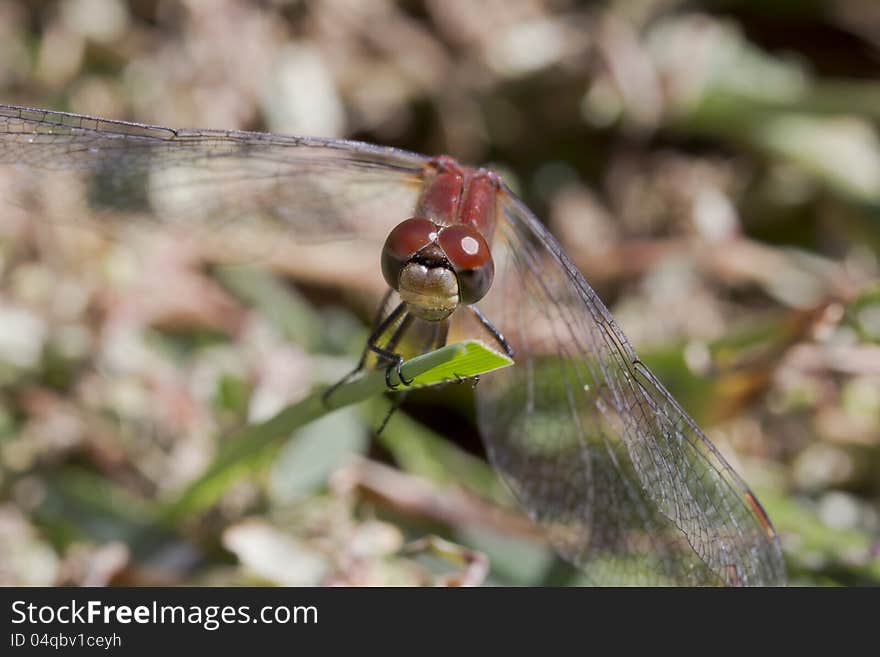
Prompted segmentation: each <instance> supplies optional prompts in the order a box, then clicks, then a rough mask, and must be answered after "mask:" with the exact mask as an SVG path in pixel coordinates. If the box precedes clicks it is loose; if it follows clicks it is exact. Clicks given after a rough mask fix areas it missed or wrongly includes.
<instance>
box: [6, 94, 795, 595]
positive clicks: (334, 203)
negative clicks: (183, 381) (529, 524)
mask: <svg viewBox="0 0 880 657" xmlns="http://www.w3.org/2000/svg"><path fill="white" fill-rule="evenodd" d="M0 176H2V177H0V181H2V180H4V179H5V180H7V181H12V182H11V183H8V184H7V185H6V186H0V200H2V201H5V203H4V204H3V205H0V208H3V207H4V206H5V207H6V208H7V209H10V208H16V209H21V208H24V209H25V211H26V212H28V213H34V214H36V213H41V214H44V215H54V216H56V217H57V218H60V219H61V220H62V221H68V222H71V223H74V224H78V223H80V222H90V223H95V224H97V225H112V224H113V223H123V224H125V225H128V224H131V223H144V224H146V225H152V224H155V223H160V224H162V225H166V224H167V225H180V226H183V227H189V226H196V225H204V226H206V227H207V228H208V229H209V230H210V231H214V232H218V233H221V234H223V233H226V231H230V232H229V233H228V234H229V235H231V236H236V235H238V233H237V232H236V231H237V230H239V229H240V228H242V227H244V226H247V227H250V228H255V229H258V230H259V231H263V230H266V231H270V232H271V234H273V235H276V236H277V240H273V241H277V242H278V244H280V245H281V246H280V247H279V248H280V249H281V250H282V252H286V250H287V249H288V248H290V249H291V253H307V254H309V255H310V256H311V257H312V261H314V262H315V263H320V261H321V258H322V256H321V254H323V253H327V251H326V249H333V248H336V249H341V248H346V247H348V246H351V245H354V246H355V247H356V248H357V251H358V252H359V253H367V254H370V258H371V259H372V262H374V263H375V265H374V267H369V268H367V269H368V270H369V271H367V270H365V271H364V272H363V276H365V277H370V276H374V277H379V276H382V275H383V274H384V279H385V282H386V283H387V284H388V285H389V287H390V290H389V295H393V296H394V299H395V301H394V302H393V303H392V306H393V307H394V310H392V311H391V312H390V314H385V321H386V325H385V326H384V327H383V328H384V329H385V330H384V331H378V332H377V331H374V335H373V336H371V340H372V341H373V343H372V346H373V347H374V349H373V351H374V352H375V353H376V354H378V358H377V359H376V360H377V361H378V362H381V363H383V364H385V365H386V366H387V365H388V363H389V362H390V363H391V365H395V364H399V361H400V354H399V352H398V350H397V349H396V341H397V340H398V339H399V337H400V336H402V335H403V334H404V332H408V331H409V330H413V331H415V329H414V328H412V326H411V325H416V324H418V325H422V326H425V327H427V328H428V333H429V334H430V335H431V339H429V340H427V341H425V342H423V343H422V348H423V349H429V348H432V347H434V346H437V345H438V344H440V343H442V342H444V341H446V340H447V339H448V340H452V339H454V338H455V337H456V336H458V335H463V334H467V333H469V332H470V333H473V331H475V330H477V331H481V332H482V333H483V335H485V334H486V333H487V332H488V333H489V335H491V336H492V338H493V339H494V340H495V342H496V343H497V344H498V345H499V346H500V347H501V348H503V349H504V350H505V351H507V352H508V353H509V354H512V355H514V364H513V365H512V366H511V367H507V368H504V369H500V370H497V371H495V372H491V373H489V374H486V375H485V376H484V377H483V379H482V380H481V381H480V383H479V385H478V386H476V387H475V391H474V396H475V404H476V418H477V425H478V428H479V432H480V435H481V436H482V439H483V441H484V444H485V448H486V453H487V456H488V459H489V461H490V463H491V465H492V466H493V468H494V469H495V470H496V471H497V472H498V473H500V475H501V477H502V478H503V479H504V480H505V481H506V483H507V484H508V486H509V487H510V489H511V490H512V492H513V494H514V496H515V498H516V500H517V501H518V503H519V504H520V506H521V507H522V508H523V509H524V510H525V511H526V512H527V513H528V515H529V516H530V517H531V518H532V519H533V521H534V522H535V523H537V525H538V526H539V527H540V528H541V530H542V532H543V534H544V535H546V537H547V539H548V540H549V542H550V543H551V544H552V545H553V546H554V548H555V550H556V551H557V552H558V553H559V554H560V555H561V556H562V557H563V558H564V559H566V560H568V561H569V562H571V563H573V564H575V565H576V566H577V567H579V569H580V570H581V571H582V572H583V574H584V576H585V578H586V579H587V580H588V581H590V582H593V583H596V584H614V585H623V584H627V585H630V584H631V585H684V586H691V585H698V586H719V585H720V586H775V585H783V584H785V581H786V572H785V565H784V560H783V556H782V551H781V548H780V542H779V538H778V536H777V534H776V532H775V530H774V528H773V525H772V524H771V522H770V520H769V518H768V516H767V514H766V512H765V511H764V509H763V508H762V506H761V504H760V503H759V502H758V499H757V497H756V496H755V495H754V493H752V491H751V490H750V489H749V488H748V486H747V485H746V484H745V482H744V481H743V480H742V479H741V477H740V476H739V475H738V474H737V473H736V472H735V471H734V469H733V468H732V467H731V466H730V465H729V464H728V463H727V461H726V460H725V459H724V458H723V456H722V455H721V453H720V452H719V451H718V449H717V448H716V447H715V446H714V445H713V444H712V442H711V441H710V440H709V438H708V437H707V436H706V434H705V433H704V432H703V431H702V430H701V429H700V427H699V426H698V425H697V424H696V423H695V422H694V420H692V419H691V417H690V416H689V415H688V414H687V413H686V412H685V411H684V409H682V407H681V406H680V405H679V404H678V402H676V400H675V399H674V398H673V396H672V395H671V394H670V393H669V392H668V391H667V390H666V388H665V387H664V386H663V384H662V383H661V382H660V381H659V380H658V379H657V377H656V376H655V375H654V374H653V373H652V372H651V371H650V370H649V368H648V367H647V366H646V365H645V363H644V362H643V361H642V360H640V358H639V356H638V355H637V353H636V351H635V350H634V349H633V347H632V345H631V344H630V343H629V341H628V340H627V338H626V336H625V335H624V333H623V331H622V330H621V329H620V327H619V326H618V324H617V323H616V321H615V320H614V318H613V317H612V316H611V314H610V312H609V311H608V309H607V308H606V306H605V305H604V304H603V302H602V301H601V300H600V298H599V297H598V296H597V294H596V293H595V292H594V291H593V289H592V288H591V287H590V285H589V283H588V282H587V281H586V280H585V278H584V276H583V275H582V273H581V272H580V271H579V270H578V269H577V267H575V265H574V264H573V263H572V261H571V260H570V259H569V257H568V256H567V255H566V254H565V253H564V251H563V249H562V248H561V246H560V245H559V243H558V242H557V241H556V239H555V238H554V237H553V235H552V234H551V233H550V232H549V231H548V230H547V228H546V227H545V226H544V224H543V223H542V222H541V221H540V220H539V219H538V218H537V217H536V216H535V215H534V214H533V213H532V212H531V211H530V210H529V208H528V207H527V206H526V205H525V204H524V203H523V201H522V200H520V199H519V198H518V197H517V196H516V194H515V193H514V192H512V191H511V189H510V188H509V187H508V186H507V185H506V184H505V183H504V182H503V180H502V179H501V177H500V176H499V175H497V174H495V173H492V172H491V171H487V170H485V169H472V168H468V167H463V166H460V165H458V164H457V163H456V162H455V161H454V160H452V159H451V158H449V157H428V156H424V155H420V154H416V153H411V152H407V151H404V150H399V149H395V148H389V147H383V146H377V145H370V144H366V143H361V142H356V141H348V140H336V139H321V138H311V137H295V136H284V135H277V134H271V133H258V132H242V131H231V130H184V129H172V128H167V127H160V126H153V125H146V124H140V123H131V122H123V121H116V120H109V119H101V118H95V117H89V116H82V115H77V114H71V113H64V112H55V111H48V110H42V109H33V108H25V107H17V106H11V105H0ZM57 199H62V201H63V202H59V201H57ZM242 244H243V242H242ZM237 245H238V242H235V241H233V242H232V243H231V246H232V248H233V249H235V248H237ZM297 248H300V249H305V250H300V251H296V249H297ZM373 254H374V255H373ZM337 261H338V259H337ZM310 262H311V261H310ZM316 266H320V265H319V264H316ZM373 269H375V271H372V270H373ZM383 305H384V304H383ZM389 317H391V319H388V318H389ZM475 318H476V320H477V321H475ZM381 323H382V322H381V321H380V324H381ZM402 324H406V325H407V326H406V327H404V328H401V325H402ZM438 326H440V327H442V328H441V329H438V328H437V327H438ZM398 329H399V330H398ZM383 335H384V336H385V337H384V338H383V337H382V336H383ZM389 336H390V337H389ZM395 336H397V337H395ZM383 340H384V341H383ZM369 350H370V345H368V346H367V349H366V350H365V351H369ZM362 364H363V363H362Z"/></svg>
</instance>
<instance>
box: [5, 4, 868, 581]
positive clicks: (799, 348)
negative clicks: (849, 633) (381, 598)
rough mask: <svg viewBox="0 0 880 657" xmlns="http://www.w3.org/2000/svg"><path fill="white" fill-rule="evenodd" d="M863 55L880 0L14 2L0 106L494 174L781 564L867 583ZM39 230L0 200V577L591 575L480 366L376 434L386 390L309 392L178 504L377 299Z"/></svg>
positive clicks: (304, 386)
mask: <svg viewBox="0 0 880 657" xmlns="http://www.w3.org/2000/svg"><path fill="white" fill-rule="evenodd" d="M878 65H880V3H877V2H876V0H836V1H834V0H717V1H705V2H686V1H683V0H617V1H609V2H594V3H588V2H573V1H568V0H489V1H487V2H481V3H473V2H466V1H464V0H451V1H450V0H421V1H419V0H414V1H400V2H394V1H392V0H381V1H380V0H377V1H368V2H358V1H355V0H324V1H320V2H297V1H294V0H262V1H259V2H258V1H253V2H247V1H244V0H238V1H236V0H210V1H209V0H130V1H129V2H124V1H123V0H70V1H67V2H63V1H50V0H36V1H34V0H31V1H24V0H6V1H4V2H3V3H0V100H2V102H5V103H13V104H19V105H31V106H38V107H47V108H54V109H62V110H69V111H73V112H79V113H86V114H92V115H98V116H106V117H113V118H120V119H133V120H138V121H144V122H150V123H158V124H163V125H170V126H175V127H202V128H207V127H214V128H242V129H257V130H269V131H273V132H285V133H292V134H304V135H322V136H339V137H343V136H344V137H354V138H358V139H363V140H366V141H370V142H375V143H380V144H385V145H393V146H401V147H405V148H407V149H411V150H415V151H418V152H422V153H428V154H437V153H449V154H451V155H453V156H455V157H457V158H459V159H460V160H463V161H465V162H469V163H476V164H482V163H489V164H491V165H493V166H495V167H496V168H498V169H499V170H501V171H502V172H503V173H504V175H505V177H506V179H507V180H508V181H509V183H510V184H511V185H512V186H513V187H514V188H515V189H516V190H517V191H518V192H519V193H520V194H521V195H522V196H523V197H524V199H525V200H526V202H527V203H528V204H529V206H530V207H531V208H532V209H533V210H534V211H535V212H536V214H537V215H538V216H539V217H541V218H542V219H543V220H544V221H546V222H547V224H548V225H549V226H550V227H551V229H552V230H553V231H554V232H555V234H556V235H557V236H558V237H559V238H560V240H561V242H562V243H563V245H564V246H565V248H566V250H567V251H568V253H569V254H570V255H571V256H572V258H573V259H574V260H575V261H576V263H577V264H578V265H579V266H580V267H581V268H582V270H583V272H584V274H585V275H586V277H587V279H588V280H589V281H590V282H591V284H592V285H593V286H594V287H595V288H596V290H597V291H598V292H599V294H600V296H602V297H603V299H604V300H605V301H606V303H607V304H608V306H609V307H610V309H611V310H612V313H613V314H614V315H615V317H616V318H617V319H618V321H619V322H620V323H621V324H622V326H623V328H624V330H625V331H626V333H627V334H628V335H629V337H630V339H631V340H632V341H633V342H634V344H635V345H636V347H637V349H639V351H640V353H641V355H642V356H643V359H644V360H645V361H646V362H647V363H648V364H649V365H650V366H651V367H652V368H653V369H654V371H655V372H656V373H657V374H658V376H659V377H660V378H661V379H662V380H663V381H664V382H665V383H666V385H667V386H668V387H669V388H670V389H671V391H672V392H673V393H674V395H675V396H676V397H677V398H678V399H679V401H680V402H681V403H682V405H683V406H684V407H685V408H686V409H687V410H688V411H689V412H690V413H691V414H692V415H693V416H694V417H695V419H696V420H697V421H698V422H699V423H700V424H701V425H702V426H703V427H704V428H705V429H706V430H707V433H708V434H709V435H710V437H711V438H712V439H713V441H714V442H715V443H716V445H718V447H719V448H720V449H721V450H722V451H723V452H724V453H725V455H726V456H727V457H728V458H729V460H730V461H731V462H732V463H733V465H734V467H735V468H736V469H737V470H738V471H739V472H740V473H741V474H742V475H743V476H744V478H745V479H746V480H747V481H748V482H749V483H750V485H752V486H753V488H754V489H755V491H756V492H757V494H758V496H759V498H760V499H761V501H762V502H763V503H764V504H765V506H766V508H767V511H768V513H769V515H770V517H771V518H772V520H773V521H774V523H775V525H776V527H777V529H778V531H779V532H780V534H781V538H782V543H783V547H784V550H785V553H786V560H787V563H788V567H789V571H790V576H791V580H792V582H793V583H795V584H818V585H834V584H838V585H840V584H843V585H852V584H874V585H877V584H880V344H878V343H880V286H878V285H877V279H878V250H880V138H878V122H880V75H878V73H880V68H878ZM55 230H56V227H52V226H28V227H22V226H8V225H6V223H4V222H3V221H2V219H0V284H2V285H0V402H2V403H0V583H2V584H117V583H118V584H196V583H225V584H239V583H279V584H357V585H360V584H438V583H440V584H443V583H449V584H454V583H481V582H486V583H490V584H529V585H532V584H550V583H553V584H576V583H578V581H579V580H578V574H577V573H575V572H573V571H572V570H571V569H569V568H568V567H566V566H565V565H563V564H561V563H560V562H559V561H558V560H557V559H556V558H555V557H554V556H553V553H552V551H550V550H548V548H547V547H546V546H545V545H544V544H543V543H541V541H540V539H539V538H538V537H536V536H535V533H534V531H532V530H531V529H530V527H529V526H528V525H527V523H524V522H523V521H522V518H521V517H520V516H519V515H518V512H517V511H516V508H515V506H514V505H512V504H511V502H510V499H509V495H508V493H507V492H506V489H505V488H504V487H503V486H502V485H500V484H499V482H498V481H497V480H496V479H495V477H494V474H493V473H492V471H491V469H489V468H488V466H486V464H485V462H484V460H483V456H482V453H481V447H480V443H479V439H478V437H477V435H476V433H475V430H474V429H473V428H472V419H471V417H472V411H471V409H470V405H469V395H470V391H469V390H467V389H466V388H467V386H451V387H450V388H449V389H446V390H444V391H441V392H440V393H438V394H433V395H430V396H427V395H412V397H411V399H410V401H409V402H408V403H407V404H406V405H405V406H404V409H403V412H402V413H400V414H398V415H396V416H395V417H394V419H393V420H392V422H391V423H390V424H389V426H388V428H387V430H386V432H385V433H384V434H383V435H382V436H381V437H378V438H377V437H375V436H373V435H372V429H373V428H375V427H376V426H377V424H378V422H379V421H380V420H381V418H382V415H383V414H384V412H385V411H386V409H387V402H383V403H376V404H373V405H371V406H369V407H368V408H367V409H356V410H352V411H343V412H339V413H337V414H334V415H330V416H327V417H326V418H324V419H323V420H321V421H320V422H319V423H318V424H316V425H312V426H310V427H307V428H305V429H304V430H302V431H300V432H298V433H296V434H295V435H293V436H290V437H289V438H287V439H286V442H284V443H283V445H282V446H281V448H280V450H262V451H257V450H254V451H253V452H251V453H247V454H244V455H241V458H240V459H238V460H236V461H235V463H233V464H231V465H230V467H229V468H227V470H228V472H227V474H228V475H230V476H225V477H220V478H218V479H217V480H216V481H214V482H213V484H212V485H213V486H214V489H213V491H212V497H211V499H212V500H214V499H216V500H217V502H216V503H214V504H197V503H195V502H193V500H192V499H191V498H181V491H183V490H185V489H186V487H187V486H188V485H190V484H191V483H192V482H193V481H196V480H197V479H198V478H199V477H200V476H201V475H203V473H204V472H205V471H206V468H208V467H209V465H210V463H211V461H212V458H213V457H214V455H215V454H216V453H217V451H218V449H220V447H221V446H222V443H223V440H224V439H223V436H228V435H230V433H231V432H234V431H235V430H236V429H238V428H240V427H241V426H243V425H245V424H246V423H247V422H249V421H252V420H254V419H259V418H264V417H266V416H268V415H270V414H271V413H273V412H275V411H277V410H278V409H280V408H282V407H283V406H284V405H285V404H286V403H288V402H289V401H290V400H293V399H296V398H297V397H299V396H302V395H303V394H304V393H305V392H306V391H308V390H309V389H310V388H311V386H312V385H313V384H314V383H315V382H316V381H332V380H333V379H334V378H335V377H336V376H337V375H338V373H339V372H344V371H345V369H346V367H347V366H349V364H350V362H351V358H352V356H353V354H355V353H356V352H357V345H359V344H362V341H363V337H364V335H365V328H364V321H365V320H366V318H367V316H368V314H369V311H368V310H366V309H367V308H369V307H370V305H371V304H372V303H373V300H372V299H371V300H369V301H368V302H363V301H361V302H358V301H357V299H358V298H359V297H358V293H357V292H353V291H351V290H346V289H345V286H344V284H343V283H341V282H340V283H339V285H337V286H336V289H334V288H333V286H332V285H326V284H324V285H321V286H315V285H314V284H312V283H310V282H309V281H307V280H304V279H302V278H301V277H299V276H298V274H297V272H296V271H295V269H294V270H286V271H281V270H280V269H279V270H272V269H270V270H268V271H267V270H261V271H244V270H237V271H223V270H216V269H212V268H208V267H204V266H201V265H203V264H205V263H206V262H209V256H207V255H205V254H198V253H195V254H194V253H193V252H191V251H187V250H185V249H181V248H177V247H178V245H177V244H175V243H174V242H173V241H172V240H170V239H168V238H165V239H164V240H163V237H162V235H161V234H160V232H159V231H156V233H157V234H156V235H154V236H153V238H152V240H151V241H150V242H149V243H148V244H146V245H145V244H143V243H133V242H130V241H126V240H125V239H121V238H118V239H114V240H109V241H108V240H105V239H103V237H101V236H96V235H92V236H86V235H77V236H76V239H72V238H71V237H70V236H69V235H66V237H64V238H59V237H58V235H57V234H56V233H55V232H54V231H55ZM157 270H161V271H162V274H163V275H162V279H161V280H156V279H155V278H152V277H151V276H150V275H149V274H150V272H151V271H157ZM360 295H361V296H362V295H363V292H361V293H360ZM315 372H319V373H320V374H318V375H316V374H315ZM316 377H317V378H316ZM233 471H234V472H233ZM234 474H239V475H246V476H232V475H234ZM181 499H183V500H184V502H183V503H181V502H180V500H181ZM432 534H436V535H439V536H443V537H445V538H446V539H448V540H449V541H450V543H448V544H445V543H436V544H434V545H432V546H430V545H425V544H424V542H422V543H420V542H419V539H421V538H423V537H425V536H428V535H432ZM429 548H434V549H429Z"/></svg>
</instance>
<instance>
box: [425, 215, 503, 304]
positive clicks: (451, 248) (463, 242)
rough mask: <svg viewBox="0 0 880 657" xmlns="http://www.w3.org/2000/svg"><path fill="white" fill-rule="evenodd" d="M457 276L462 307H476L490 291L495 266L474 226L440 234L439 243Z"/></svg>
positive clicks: (444, 230)
mask: <svg viewBox="0 0 880 657" xmlns="http://www.w3.org/2000/svg"><path fill="white" fill-rule="evenodd" d="M437 243H438V244H439V245H440V248H441V249H443V253H444V254H445V255H446V258H447V259H448V260H449V262H450V263H451V264H452V267H453V269H455V274H456V276H458V286H459V296H460V297H461V301H462V303H465V304H472V303H476V302H477V301H479V300H480V299H482V298H483V297H484V296H486V293H487V292H488V291H489V287H491V285H492V278H493V277H494V276H495V263H494V262H493V261H492V253H491V251H490V250H489V245H488V244H487V243H486V240H485V239H484V238H483V236H482V235H481V234H480V232H479V231H478V230H477V229H476V228H474V227H473V226H469V225H467V224H455V225H453V226H447V227H446V228H443V229H442V230H441V231H440V236H439V238H438V240H437Z"/></svg>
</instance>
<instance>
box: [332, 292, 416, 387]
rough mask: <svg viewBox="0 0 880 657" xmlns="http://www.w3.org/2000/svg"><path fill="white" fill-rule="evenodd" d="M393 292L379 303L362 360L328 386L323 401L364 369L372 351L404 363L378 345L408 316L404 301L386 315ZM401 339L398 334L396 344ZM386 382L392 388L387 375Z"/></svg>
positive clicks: (388, 293) (387, 294) (396, 355)
mask: <svg viewBox="0 0 880 657" xmlns="http://www.w3.org/2000/svg"><path fill="white" fill-rule="evenodd" d="M391 294H392V291H391V290H388V292H387V293H386V294H385V297H384V298H383V299H382V303H381V304H380V305H379V312H378V313H376V317H375V318H374V319H373V325H372V330H371V332H370V337H369V338H367V344H366V345H365V346H364V350H363V352H362V353H361V357H360V360H359V361H358V364H357V365H356V366H355V368H354V369H353V370H352V371H351V372H349V373H348V374H346V375H345V376H344V377H342V378H341V379H339V381H337V382H336V383H334V384H333V385H332V386H330V387H329V388H327V390H325V391H324V394H322V395H321V399H322V400H323V402H324V403H325V404H326V403H327V402H328V400H329V399H330V397H332V396H333V393H334V392H336V390H337V389H339V387H340V386H341V385H343V384H345V383H348V382H349V381H351V379H352V378H354V376H355V375H357V374H358V373H359V372H361V371H362V370H363V369H364V365H366V362H367V356H368V355H369V354H370V353H371V352H373V353H377V354H379V355H380V356H382V357H383V358H386V359H388V360H391V361H392V362H396V361H397V360H398V359H399V360H400V361H401V364H402V361H403V359H402V358H400V357H399V356H398V354H395V353H393V352H385V351H384V350H382V349H380V348H379V347H378V346H377V345H376V343H377V342H378V341H379V339H380V338H381V337H382V335H383V334H384V333H385V332H386V331H387V330H388V329H389V328H390V327H391V326H393V325H394V323H395V322H397V321H401V316H405V317H404V320H403V321H406V317H408V315H407V314H406V305H405V304H403V303H401V304H398V305H397V306H396V307H395V308H394V309H393V310H392V311H391V312H390V313H388V315H387V316H385V308H386V307H387V305H388V300H389V299H390V298H391ZM383 317H384V318H383ZM397 332H399V329H398V330H397V331H395V333H397ZM399 340H400V337H399V336H398V337H397V340H396V341H395V344H396V342H397V341H399ZM392 349H393V347H392ZM386 374H387V373H386ZM401 381H403V379H402V378H401ZM386 382H387V383H389V386H388V387H389V388H391V387H392V386H391V385H390V381H388V377H387V376H386Z"/></svg>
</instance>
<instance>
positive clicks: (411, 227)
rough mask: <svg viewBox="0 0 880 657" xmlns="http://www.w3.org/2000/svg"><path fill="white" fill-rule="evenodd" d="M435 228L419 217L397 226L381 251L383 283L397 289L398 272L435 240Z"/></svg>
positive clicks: (429, 222)
mask: <svg viewBox="0 0 880 657" xmlns="http://www.w3.org/2000/svg"><path fill="white" fill-rule="evenodd" d="M437 231H438V229H437V226H435V225H434V223H433V222H431V221H428V220H427V219H422V218H420V217H413V218H411V219H407V220H406V221H402V222H401V223H399V224H397V226H395V227H394V229H393V230H392V231H391V233H390V234H389V235H388V239H386V240H385V246H384V248H383V249H382V275H383V276H384V277H385V282H386V283H388V285H389V286H390V287H392V288H393V289H395V290H396V289H397V285H398V282H397V281H398V278H399V276H400V270H401V269H402V268H403V266H404V265H405V264H406V263H407V262H408V261H409V259H410V258H411V257H412V256H413V255H415V254H416V253H418V252H419V251H420V250H421V249H423V248H424V247H426V246H428V244H430V243H431V242H433V241H434V240H435V239H437Z"/></svg>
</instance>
